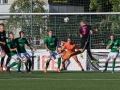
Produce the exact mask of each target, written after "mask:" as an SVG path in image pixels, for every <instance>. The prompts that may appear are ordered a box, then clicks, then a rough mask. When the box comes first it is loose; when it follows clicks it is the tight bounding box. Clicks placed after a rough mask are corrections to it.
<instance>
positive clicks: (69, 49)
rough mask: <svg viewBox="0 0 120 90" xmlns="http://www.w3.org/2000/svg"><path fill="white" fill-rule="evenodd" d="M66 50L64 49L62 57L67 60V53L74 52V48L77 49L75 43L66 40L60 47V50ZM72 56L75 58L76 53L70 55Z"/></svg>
mask: <svg viewBox="0 0 120 90" xmlns="http://www.w3.org/2000/svg"><path fill="white" fill-rule="evenodd" d="M65 49H66V50H67V51H66V53H65V55H64V57H63V58H64V59H65V60H67V59H68V54H72V53H74V52H75V50H78V49H79V48H78V47H77V45H76V44H73V43H71V44H70V43H68V42H66V43H65V44H64V46H63V47H62V50H65ZM72 57H73V58H77V57H76V55H75V56H72Z"/></svg>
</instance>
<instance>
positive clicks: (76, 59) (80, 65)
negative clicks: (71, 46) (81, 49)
mask: <svg viewBox="0 0 120 90" xmlns="http://www.w3.org/2000/svg"><path fill="white" fill-rule="evenodd" d="M73 58H74V60H75V61H76V62H77V64H78V66H79V67H80V68H81V70H82V71H84V69H83V66H82V64H81V63H80V62H79V61H78V58H77V56H73Z"/></svg>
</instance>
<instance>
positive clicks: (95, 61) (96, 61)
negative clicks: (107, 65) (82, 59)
mask: <svg viewBox="0 0 120 90" xmlns="http://www.w3.org/2000/svg"><path fill="white" fill-rule="evenodd" d="M90 62H91V63H98V60H90Z"/></svg>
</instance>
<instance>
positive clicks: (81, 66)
mask: <svg viewBox="0 0 120 90" xmlns="http://www.w3.org/2000/svg"><path fill="white" fill-rule="evenodd" d="M77 64H78V65H79V67H80V68H81V69H82V70H83V67H82V65H81V63H80V62H77Z"/></svg>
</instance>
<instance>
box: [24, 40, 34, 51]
mask: <svg viewBox="0 0 120 90" xmlns="http://www.w3.org/2000/svg"><path fill="white" fill-rule="evenodd" d="M25 44H26V45H27V46H28V47H30V48H31V49H33V50H36V48H34V47H33V46H32V45H30V44H29V43H28V41H27V40H26V41H25Z"/></svg>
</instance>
